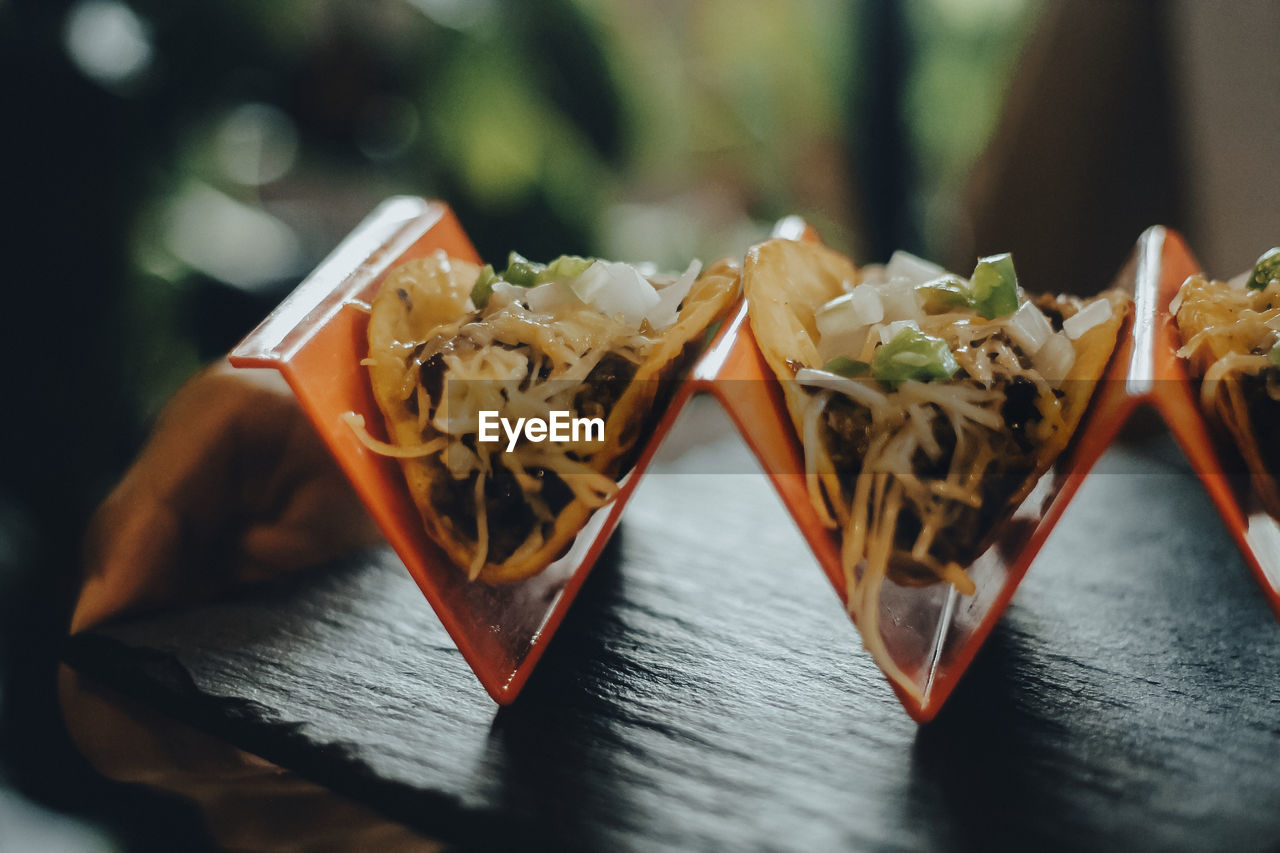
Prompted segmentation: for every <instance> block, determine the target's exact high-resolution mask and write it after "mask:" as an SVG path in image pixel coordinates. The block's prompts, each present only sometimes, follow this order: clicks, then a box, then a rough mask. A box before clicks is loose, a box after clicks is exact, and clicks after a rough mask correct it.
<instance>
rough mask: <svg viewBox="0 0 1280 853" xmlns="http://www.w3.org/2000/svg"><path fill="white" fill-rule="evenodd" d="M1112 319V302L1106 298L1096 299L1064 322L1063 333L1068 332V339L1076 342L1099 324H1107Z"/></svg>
mask: <svg viewBox="0 0 1280 853" xmlns="http://www.w3.org/2000/svg"><path fill="white" fill-rule="evenodd" d="M1110 319H1111V300H1109V299H1105V298H1102V299H1095V300H1094V301H1093V302H1090V303H1089V304H1088V305H1086V306H1084V307H1083V308H1081V309H1080V310H1079V311H1077V312H1076V313H1075V314H1074V315H1072V316H1071V317H1068V318H1067V319H1066V320H1065V321H1063V323H1062V331H1064V332H1066V333H1067V337H1068V338H1070V339H1071V340H1073V341H1074V340H1076V339H1078V338H1079V337H1080V336H1081V335H1083V334H1084V333H1085V332H1087V331H1089V330H1090V329H1092V328H1093V327H1094V326H1096V325H1098V324H1099V323H1105V322H1106V321H1107V320H1110Z"/></svg>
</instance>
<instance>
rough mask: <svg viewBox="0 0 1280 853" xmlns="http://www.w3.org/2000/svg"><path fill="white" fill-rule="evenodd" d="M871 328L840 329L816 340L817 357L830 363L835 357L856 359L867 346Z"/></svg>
mask: <svg viewBox="0 0 1280 853" xmlns="http://www.w3.org/2000/svg"><path fill="white" fill-rule="evenodd" d="M871 329H872V327H871V326H859V327H857V328H855V329H842V330H839V331H836V332H834V333H832V334H830V335H823V336H822V337H821V338H819V339H818V355H819V356H821V357H822V360H823V361H830V360H831V359H833V358H835V357H836V356H841V355H842V356H844V357H846V358H858V357H859V356H860V355H861V354H862V348H863V347H865V346H866V345H867V338H868V337H870V335H871Z"/></svg>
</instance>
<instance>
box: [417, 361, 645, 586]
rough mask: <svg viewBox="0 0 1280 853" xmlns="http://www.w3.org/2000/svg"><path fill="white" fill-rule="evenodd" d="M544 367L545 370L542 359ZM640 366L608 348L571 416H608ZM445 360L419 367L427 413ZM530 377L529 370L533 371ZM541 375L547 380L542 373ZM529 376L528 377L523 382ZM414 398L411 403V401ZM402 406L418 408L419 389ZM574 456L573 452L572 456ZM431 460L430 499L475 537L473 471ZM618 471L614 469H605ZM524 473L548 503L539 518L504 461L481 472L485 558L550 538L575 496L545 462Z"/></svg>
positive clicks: (469, 439) (437, 395) (439, 391)
mask: <svg viewBox="0 0 1280 853" xmlns="http://www.w3.org/2000/svg"><path fill="white" fill-rule="evenodd" d="M543 365H544V366H543V367H542V368H541V369H542V370H543V371H545V370H547V369H549V368H547V367H546V366H545V362H543ZM637 368H638V365H637V364H636V363H635V362H633V361H631V360H630V359H628V358H626V357H625V356H623V355H619V354H617V353H610V354H609V355H606V356H605V357H604V358H602V359H600V362H599V363H598V364H596V366H595V367H594V368H593V369H592V370H591V372H590V373H588V374H587V378H586V380H585V381H584V382H583V385H582V388H581V390H580V391H579V392H578V393H577V395H576V396H575V397H574V409H575V411H574V413H573V414H574V416H575V417H593V418H594V417H599V418H604V419H606V421H607V420H608V418H609V415H610V414H611V413H612V412H613V409H614V407H615V406H617V404H618V401H619V400H620V399H621V398H622V395H623V394H624V393H626V390H627V388H628V387H629V386H630V384H631V381H632V379H633V378H634V377H635V374H636V370H637ZM444 374H445V363H444V358H443V355H442V353H436V354H434V355H432V356H430V357H429V358H427V359H425V360H424V361H423V362H422V364H421V366H420V367H419V369H418V382H419V384H420V385H421V387H422V389H423V390H424V391H426V393H427V396H428V399H430V400H431V413H430V414H431V415H432V416H434V413H435V408H436V406H437V405H438V404H439V401H440V399H441V397H442V395H443V393H444ZM531 377H532V374H531ZM540 378H542V379H545V378H546V376H545V373H544V375H542V376H541V377H540ZM527 382H528V380H526V383H527ZM410 401H412V402H410ZM406 405H409V406H410V407H411V410H412V411H414V412H415V413H416V412H417V393H416V391H415V393H414V394H412V395H410V397H409V399H408V400H406ZM462 444H463V445H464V446H465V447H467V448H468V449H469V450H474V449H475V446H476V444H475V436H474V435H468V436H464V437H463V438H462ZM575 458H576V457H575ZM622 463H623V464H622V465H619V466H618V467H619V469H620V470H621V469H622V468H624V467H625V466H626V459H625V458H624V459H623V460H622ZM432 464H433V465H435V466H437V467H438V469H439V472H438V475H437V476H434V477H432V503H433V504H434V505H435V506H437V507H439V508H440V511H441V513H442V514H443V515H444V517H445V519H446V520H447V523H448V524H449V526H450V527H451V528H452V529H453V531H454V532H455V533H456V534H458V535H461V536H464V537H466V538H468V539H471V540H473V541H474V540H477V539H478V538H479V530H478V529H477V527H476V520H477V517H478V516H477V513H476V507H475V484H476V477H477V476H479V475H478V474H477V472H474V471H473V472H471V473H470V474H469V475H468V476H466V477H464V478H461V479H458V478H455V477H453V476H451V475H450V474H449V471H448V469H447V468H446V467H445V465H444V463H443V462H440V461H439V460H435V461H434V462H433V463H432ZM606 473H609V474H611V475H616V472H606ZM525 474H527V475H528V476H529V477H531V478H532V479H533V480H535V481H537V482H538V483H539V484H540V491H541V494H542V497H543V499H544V500H545V501H546V503H547V510H548V511H549V513H550V515H549V516H548V517H540V516H539V515H538V514H536V513H535V512H534V510H533V508H532V507H531V505H530V503H529V502H528V501H527V500H526V499H525V491H524V490H523V489H522V488H521V486H520V483H519V481H518V480H517V478H516V476H515V474H513V473H512V472H511V471H510V470H509V469H508V468H506V467H505V466H504V465H500V464H499V465H495V466H494V467H493V470H491V471H489V472H488V473H487V474H486V475H485V485H484V501H485V506H486V509H487V516H488V525H487V526H488V531H489V548H488V557H487V559H488V561H489V562H491V563H501V562H503V561H504V560H506V559H508V558H509V557H511V555H512V554H514V553H515V551H516V550H517V549H518V548H519V547H520V546H522V545H523V544H524V543H525V542H527V541H528V539H529V537H530V536H532V535H533V534H534V533H535V532H536V531H538V530H539V529H541V532H542V534H543V536H544V537H550V535H551V531H552V529H553V528H554V526H555V520H556V517H557V516H558V515H559V514H560V513H561V512H562V511H563V510H564V508H565V507H567V506H568V505H569V504H570V502H572V500H573V491H572V490H571V489H570V488H569V487H568V485H566V484H565V482H564V480H563V479H561V478H560V476H559V475H557V474H556V473H555V472H554V471H550V470H548V469H546V468H544V467H540V466H538V467H529V468H526V469H525Z"/></svg>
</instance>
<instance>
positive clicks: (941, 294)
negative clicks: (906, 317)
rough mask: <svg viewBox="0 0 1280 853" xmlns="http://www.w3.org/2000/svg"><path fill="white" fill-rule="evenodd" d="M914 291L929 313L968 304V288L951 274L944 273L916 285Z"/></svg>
mask: <svg viewBox="0 0 1280 853" xmlns="http://www.w3.org/2000/svg"><path fill="white" fill-rule="evenodd" d="M916 293H918V294H920V296H921V298H922V299H923V300H924V302H923V304H924V310H925V311H928V312H929V313H931V314H933V313H938V312H940V311H946V310H947V309H949V308H959V307H961V306H964V305H968V304H969V288H967V287H965V285H964V282H963V281H962V280H961V279H960V278H959V277H958V276H953V275H944V276H942V277H941V278H935V279H933V280H932V281H926V282H925V283H924V284H921V285H917V286H916Z"/></svg>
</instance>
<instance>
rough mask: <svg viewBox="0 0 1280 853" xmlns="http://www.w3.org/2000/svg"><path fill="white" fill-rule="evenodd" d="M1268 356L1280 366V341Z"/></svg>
mask: <svg viewBox="0 0 1280 853" xmlns="http://www.w3.org/2000/svg"><path fill="white" fill-rule="evenodd" d="M1267 358H1268V359H1269V360H1270V361H1271V363H1272V364H1274V365H1275V366H1276V367H1280V343H1277V344H1276V345H1275V346H1273V347H1272V348H1271V351H1270V352H1268V353H1267Z"/></svg>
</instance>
